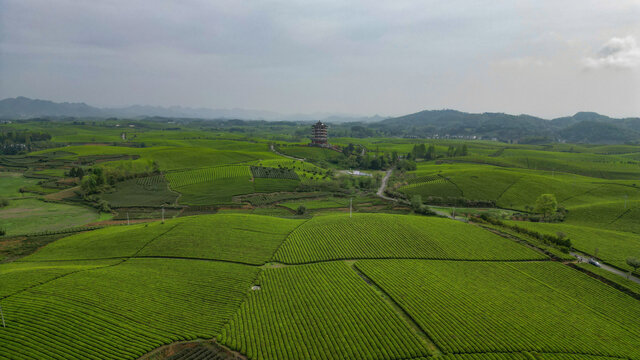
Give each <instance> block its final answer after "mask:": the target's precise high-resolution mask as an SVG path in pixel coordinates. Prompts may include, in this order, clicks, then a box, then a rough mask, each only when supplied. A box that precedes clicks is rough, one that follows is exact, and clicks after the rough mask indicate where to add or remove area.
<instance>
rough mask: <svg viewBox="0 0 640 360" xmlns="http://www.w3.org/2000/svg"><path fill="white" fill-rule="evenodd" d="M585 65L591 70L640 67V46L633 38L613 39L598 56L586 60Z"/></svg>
mask: <svg viewBox="0 0 640 360" xmlns="http://www.w3.org/2000/svg"><path fill="white" fill-rule="evenodd" d="M584 64H585V66H586V67H587V68H591V69H598V68H605V67H609V68H622V69H630V68H634V67H640V46H638V43H637V42H636V39H635V38H633V37H632V36H626V37H623V38H620V37H613V38H611V39H610V40H609V41H607V42H606V43H605V44H604V46H603V47H602V48H601V49H600V51H598V53H597V54H596V56H594V57H588V58H586V59H584Z"/></svg>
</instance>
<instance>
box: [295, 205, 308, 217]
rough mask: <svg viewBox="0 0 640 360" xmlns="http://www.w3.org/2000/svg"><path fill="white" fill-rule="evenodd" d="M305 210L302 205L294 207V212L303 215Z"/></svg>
mask: <svg viewBox="0 0 640 360" xmlns="http://www.w3.org/2000/svg"><path fill="white" fill-rule="evenodd" d="M306 212H307V207H306V206H304V205H300V206H298V209H296V214H298V215H304V214H305V213H306Z"/></svg>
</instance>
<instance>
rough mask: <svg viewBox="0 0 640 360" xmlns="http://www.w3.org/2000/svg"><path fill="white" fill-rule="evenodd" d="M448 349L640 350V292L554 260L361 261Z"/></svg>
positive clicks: (630, 353)
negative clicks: (617, 287)
mask: <svg viewBox="0 0 640 360" xmlns="http://www.w3.org/2000/svg"><path fill="white" fill-rule="evenodd" d="M356 266H357V267H358V268H359V269H360V270H361V271H363V272H364V273H365V274H366V275H367V276H368V277H369V278H371V280H372V281H374V282H375V283H376V284H378V285H379V286H380V287H382V289H384V291H385V292H387V293H388V294H389V296H391V297H392V298H393V299H394V300H395V301H397V302H398V304H399V305H400V306H401V307H402V308H403V309H404V310H405V311H406V312H407V313H408V314H409V315H410V316H411V317H412V318H413V319H415V321H416V322H417V323H418V325H419V326H420V328H421V329H422V330H423V331H425V333H426V334H427V335H428V336H429V337H430V338H431V339H433V341H434V342H435V343H436V344H437V346H438V347H439V349H441V350H442V351H443V352H444V353H460V352H476V353H478V352H487V353H491V352H519V351H536V352H546V353H573V354H593V355H600V356H611V357H633V358H636V357H638V356H640V353H639V352H640V348H639V347H638V346H637V345H638V339H639V338H640V322H639V319H640V318H639V315H640V307H639V306H638V305H637V300H635V299H633V298H631V297H629V296H627V295H625V294H622V293H620V292H618V291H617V290H615V289H612V288H610V287H608V286H606V285H604V284H602V283H600V282H598V281H595V280H593V279H591V278H589V277H588V276H586V275H584V274H582V273H580V272H578V271H576V270H573V269H570V268H568V267H565V266H563V265H561V264H557V263H552V262H533V263H526V262H519V263H516V262H512V263H487V262H447V261H423V260H394V261H359V262H357V263H356Z"/></svg>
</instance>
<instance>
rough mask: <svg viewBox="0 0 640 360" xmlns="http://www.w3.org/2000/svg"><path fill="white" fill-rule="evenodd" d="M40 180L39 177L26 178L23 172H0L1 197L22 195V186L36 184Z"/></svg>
mask: <svg viewBox="0 0 640 360" xmlns="http://www.w3.org/2000/svg"><path fill="white" fill-rule="evenodd" d="M38 181H39V180H38V179H30V178H25V177H24V176H22V173H15V172H0V197H3V198H16V197H20V196H21V194H20V192H19V190H20V188H21V187H23V186H28V185H35V184H37V183H38Z"/></svg>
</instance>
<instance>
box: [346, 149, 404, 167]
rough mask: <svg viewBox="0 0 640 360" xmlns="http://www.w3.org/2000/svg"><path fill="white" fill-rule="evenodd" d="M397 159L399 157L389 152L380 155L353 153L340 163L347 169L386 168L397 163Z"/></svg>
mask: <svg viewBox="0 0 640 360" xmlns="http://www.w3.org/2000/svg"><path fill="white" fill-rule="evenodd" d="M397 161H398V158H397V157H393V156H392V154H389V153H383V154H380V155H372V154H365V155H362V154H357V155H356V154H352V155H349V156H346V157H344V158H343V159H341V160H340V161H339V162H338V165H339V166H341V167H343V168H347V169H363V170H384V169H387V168H388V167H389V166H391V165H395V163H396V162H397Z"/></svg>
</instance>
